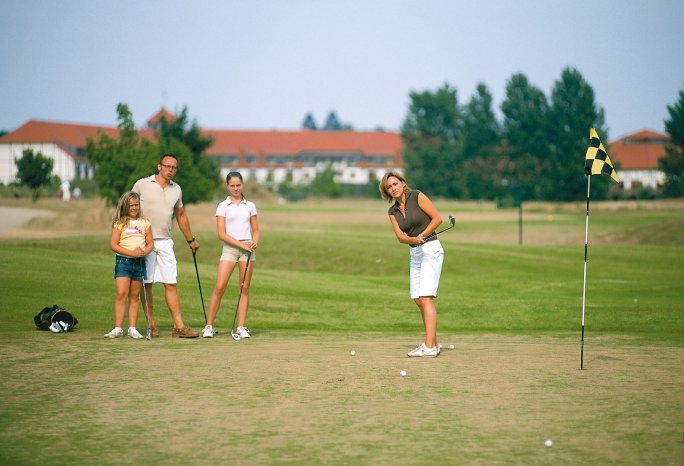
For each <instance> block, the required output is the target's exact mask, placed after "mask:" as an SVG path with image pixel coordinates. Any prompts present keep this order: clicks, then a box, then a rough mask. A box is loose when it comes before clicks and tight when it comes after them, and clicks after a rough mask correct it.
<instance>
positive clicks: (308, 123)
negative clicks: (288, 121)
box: [302, 113, 318, 131]
mask: <svg viewBox="0 0 684 466" xmlns="http://www.w3.org/2000/svg"><path fill="white" fill-rule="evenodd" d="M302 129H310V130H311V131H316V130H318V126H317V125H316V120H314V117H313V115H312V114H311V113H307V114H306V116H305V117H304V121H303V122H302Z"/></svg>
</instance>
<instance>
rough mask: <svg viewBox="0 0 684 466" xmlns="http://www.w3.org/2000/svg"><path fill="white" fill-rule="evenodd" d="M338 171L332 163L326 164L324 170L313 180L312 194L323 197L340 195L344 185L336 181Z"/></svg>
mask: <svg viewBox="0 0 684 466" xmlns="http://www.w3.org/2000/svg"><path fill="white" fill-rule="evenodd" d="M336 176H337V172H336V171H335V169H334V168H333V167H332V166H331V165H326V167H325V169H324V170H323V171H322V172H319V173H317V174H316V177H315V178H314V179H313V180H312V181H311V186H310V190H311V195H312V196H323V197H340V196H341V195H342V187H341V186H340V185H339V184H338V183H337V182H336V181H335V177H336Z"/></svg>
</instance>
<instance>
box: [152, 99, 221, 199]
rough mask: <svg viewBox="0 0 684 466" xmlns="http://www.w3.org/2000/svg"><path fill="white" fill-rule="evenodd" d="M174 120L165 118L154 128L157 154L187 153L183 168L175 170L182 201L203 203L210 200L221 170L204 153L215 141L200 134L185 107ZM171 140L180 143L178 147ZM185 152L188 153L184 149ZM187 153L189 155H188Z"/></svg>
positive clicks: (195, 122)
mask: <svg viewBox="0 0 684 466" xmlns="http://www.w3.org/2000/svg"><path fill="white" fill-rule="evenodd" d="M174 117H175V118H173V119H170V120H167V119H166V117H165V116H163V115H162V117H161V118H160V119H159V124H158V126H157V140H158V141H159V146H160V154H163V153H167V152H172V153H174V154H176V155H177V156H179V166H180V163H181V156H180V154H186V153H187V154H189V155H190V157H189V158H186V157H182V158H184V159H185V160H184V161H183V167H182V168H180V169H179V170H178V174H177V178H176V181H177V182H178V184H180V185H181V187H182V188H183V202H186V203H190V204H192V203H194V202H199V201H206V200H209V199H211V198H212V197H213V193H214V192H215V190H216V187H217V186H218V185H219V184H220V181H221V180H220V170H219V167H218V165H217V164H216V162H215V161H214V160H213V159H212V158H211V157H210V156H209V155H207V154H206V151H207V149H209V148H210V147H211V145H212V144H213V143H214V140H213V138H212V137H211V136H207V135H204V134H202V131H201V130H200V128H199V125H198V124H197V120H192V121H190V119H189V117H188V108H187V106H184V107H183V109H182V110H181V112H180V113H179V114H177V115H174ZM174 141H176V142H178V143H180V144H181V145H182V146H185V148H184V147H181V146H179V145H178V144H176V143H175V142H174ZM186 149H187V150H186ZM188 151H189V152H188Z"/></svg>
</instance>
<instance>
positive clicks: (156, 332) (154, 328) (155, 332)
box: [151, 327, 159, 338]
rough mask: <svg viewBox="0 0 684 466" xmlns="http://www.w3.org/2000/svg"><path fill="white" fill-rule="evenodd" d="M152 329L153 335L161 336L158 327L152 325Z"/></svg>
mask: <svg viewBox="0 0 684 466" xmlns="http://www.w3.org/2000/svg"><path fill="white" fill-rule="evenodd" d="M151 330H152V336H153V337H154V338H157V337H158V336H159V329H158V328H157V327H151Z"/></svg>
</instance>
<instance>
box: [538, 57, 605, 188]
mask: <svg viewBox="0 0 684 466" xmlns="http://www.w3.org/2000/svg"><path fill="white" fill-rule="evenodd" d="M604 121H605V120H604V111H603V109H602V108H601V107H599V106H598V105H597V103H596V101H595V98H594V90H593V89H592V87H591V86H590V85H589V83H588V82H587V81H586V80H585V79H584V78H583V77H582V75H581V74H580V72H579V71H577V70H576V69H574V68H565V69H564V70H563V71H562V73H561V77H560V79H559V80H557V81H556V82H555V83H554V86H553V89H552V91H551V108H550V110H549V114H548V125H547V126H548V131H549V137H550V142H551V144H550V146H549V149H550V150H549V151H548V152H547V155H548V156H549V157H550V161H551V164H550V169H551V172H550V173H546V174H545V176H547V177H549V178H550V179H552V180H553V183H552V184H551V185H550V188H551V189H550V190H549V191H547V192H545V193H544V194H545V197H546V198H547V199H551V200H559V201H574V200H579V199H583V198H584V197H586V184H587V181H586V175H585V174H584V155H585V153H586V151H587V146H588V144H589V129H590V128H595V129H596V131H597V133H598V134H599V138H600V139H601V141H602V142H603V144H604V146H606V147H607V145H608V134H607V131H606V129H605V123H604ZM610 183H611V180H610V178H609V177H598V176H595V177H593V178H592V180H591V197H592V198H597V199H602V198H605V197H607V194H608V189H609V188H610Z"/></svg>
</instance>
